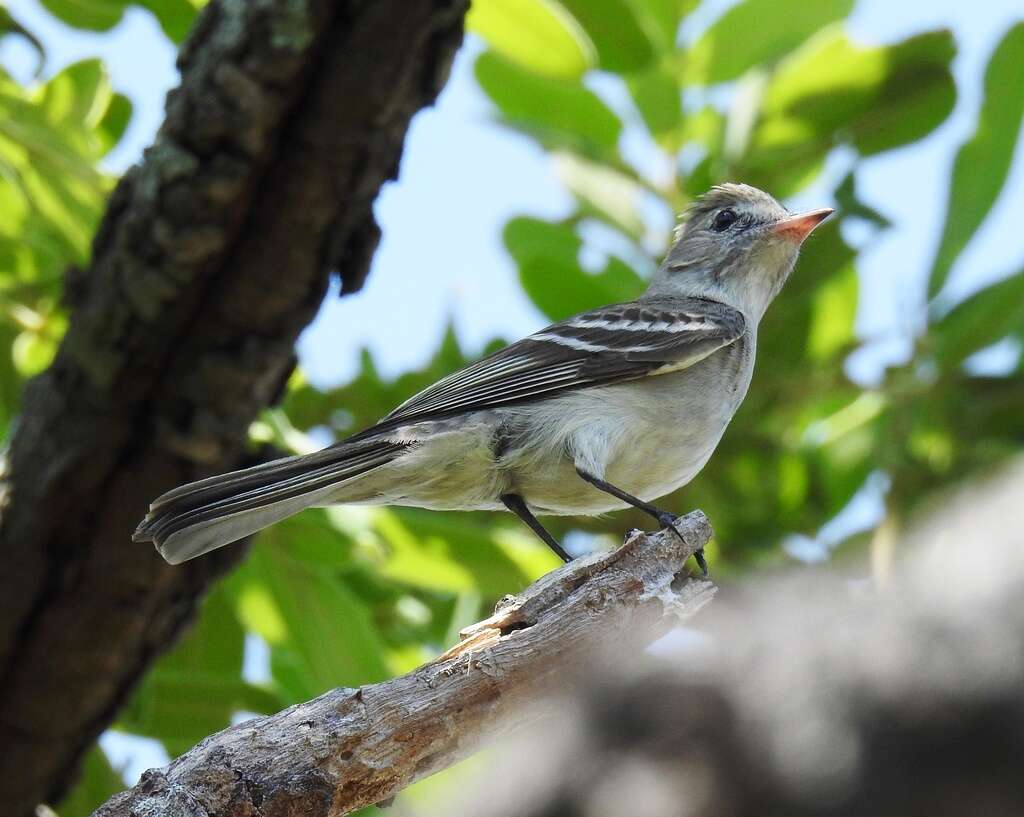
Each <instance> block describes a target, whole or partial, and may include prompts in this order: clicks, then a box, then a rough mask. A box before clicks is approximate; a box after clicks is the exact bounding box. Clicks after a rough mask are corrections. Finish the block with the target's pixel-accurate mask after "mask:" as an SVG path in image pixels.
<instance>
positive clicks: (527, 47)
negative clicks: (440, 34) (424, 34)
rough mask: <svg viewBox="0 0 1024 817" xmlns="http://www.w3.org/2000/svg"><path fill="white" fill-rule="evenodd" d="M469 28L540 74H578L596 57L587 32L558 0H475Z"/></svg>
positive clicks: (502, 52) (567, 76)
mask: <svg viewBox="0 0 1024 817" xmlns="http://www.w3.org/2000/svg"><path fill="white" fill-rule="evenodd" d="M466 29H467V30H468V31H472V32H474V33H475V34H479V35H480V36H481V37H483V39H484V40H486V41H487V44H488V45H489V46H490V47H491V48H493V49H494V50H495V51H496V52H497V53H499V54H501V55H502V56H503V57H506V58H508V59H509V60H512V61H513V62H515V63H516V64H518V65H521V66H522V67H523V68H526V69H529V70H531V71H535V72H537V73H538V74H544V75H547V76H551V77H560V78H564V79H575V78H576V77H578V76H580V75H581V74H582V73H583V72H584V71H586V70H587V69H588V68H589V67H590V66H591V65H592V64H593V61H594V54H593V46H592V45H591V43H590V40H589V39H588V38H587V35H586V34H585V33H584V31H583V29H582V28H581V27H580V26H579V24H578V23H577V22H576V20H575V18H574V17H573V16H572V15H571V14H569V13H568V12H567V11H566V10H565V8H564V7H563V6H562V5H561V4H559V3H558V2H556V1H555V0H473V5H472V6H471V7H470V10H469V14H467V15H466Z"/></svg>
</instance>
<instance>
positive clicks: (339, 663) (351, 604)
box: [231, 519, 388, 700]
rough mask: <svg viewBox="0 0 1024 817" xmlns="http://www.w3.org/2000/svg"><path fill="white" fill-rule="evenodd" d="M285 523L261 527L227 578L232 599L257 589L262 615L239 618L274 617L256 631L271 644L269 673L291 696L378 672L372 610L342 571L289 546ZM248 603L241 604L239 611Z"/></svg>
mask: <svg viewBox="0 0 1024 817" xmlns="http://www.w3.org/2000/svg"><path fill="white" fill-rule="evenodd" d="M290 523H296V520H294V519H293V520H287V521H286V522H284V523H281V524H278V525H275V526H274V527H272V528H268V529H267V530H266V531H264V532H263V533H262V534H260V537H259V539H258V540H257V542H256V545H255V546H254V548H253V554H252V556H251V557H250V559H249V561H248V562H247V563H246V564H245V566H244V567H243V569H242V570H241V571H240V572H239V573H238V574H236V575H235V576H234V577H232V584H231V589H232V592H233V593H234V595H235V598H236V600H243V599H245V598H246V596H247V594H249V593H251V592H253V588H255V589H256V592H257V593H260V594H262V598H263V603H264V604H265V605H266V606H267V609H266V611H265V613H264V615H265V618H263V619H262V620H252V619H249V618H246V619H244V621H245V624H246V626H247V627H260V626H261V625H264V624H265V623H267V622H272V623H273V629H263V630H262V631H259V635H260V636H262V637H263V638H264V639H265V640H266V641H267V642H268V643H269V644H270V647H271V662H272V667H273V671H274V677H275V680H277V681H278V682H279V683H280V684H281V685H282V688H283V689H284V690H285V691H286V693H287V695H288V696H289V697H290V698H291V699H292V700H306V699H308V698H310V697H313V696H314V695H318V694H319V693H321V692H323V691H325V690H327V689H330V688H331V687H335V686H346V685H348V686H358V685H359V684H365V683H372V682H374V681H380V680H383V679H384V678H386V677H387V675H388V673H387V669H386V667H385V663H384V650H383V644H382V643H381V640H380V635H379V633H378V632H377V630H376V628H375V626H374V623H373V621H372V620H371V617H370V611H369V610H368V608H367V607H366V605H364V604H363V603H362V602H361V601H360V600H359V598H358V597H357V596H356V595H354V594H353V591H352V589H351V588H350V587H349V586H348V584H347V583H346V581H345V579H344V576H343V574H342V573H340V572H339V571H337V570H336V569H334V568H332V567H329V566H328V567H325V566H324V565H323V563H322V562H320V561H319V560H311V559H308V558H305V554H303V553H302V552H301V551H297V550H296V549H295V548H294V547H293V545H294V544H295V543H296V541H297V540H296V538H295V536H294V533H292V532H293V531H294V528H293V527H292V526H291V525H290ZM290 533H292V535H289V534H290ZM339 539H340V537H339ZM252 609H253V607H252V606H251V605H250V607H248V608H240V610H241V611H242V612H243V613H244V612H249V613H251V612H252ZM282 628H283V629H282Z"/></svg>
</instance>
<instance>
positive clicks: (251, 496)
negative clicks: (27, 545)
mask: <svg viewBox="0 0 1024 817" xmlns="http://www.w3.org/2000/svg"><path fill="white" fill-rule="evenodd" d="M405 448H406V446H405V445H402V444H400V443H392V442H388V441H367V442H361V443H339V444H337V445H334V446H331V447H329V448H325V449H324V450H323V451H317V452H316V453H314V454H307V455H304V456H299V457H287V458H285V459H281V460H275V461H274V462H268V463H266V464H264V465H257V466H255V467H253V468H246V469H244V470H242V471H234V472H232V473H229V474H222V475H220V476H216V477H209V478H208V479H203V480H199V481H198V482H192V483H189V484H188V485H183V486H181V487H180V488H175V489H174V490H173V491H168V492H167V493H166V494H164V495H163V496H161V497H159V498H158V499H156V500H155V501H154V502H153V504H152V505H150V508H149V513H148V514H147V515H146V518H145V519H143V520H142V522H141V523H140V524H139V527H138V529H137V530H136V531H135V534H134V535H133V536H132V538H133V539H134V540H135V541H136V542H147V541H152V542H154V543H155V544H156V547H157V550H159V551H160V554H161V555H162V556H163V557H164V558H165V559H166V560H167V561H168V562H170V563H171V564H180V563H181V562H184V561H187V560H188V559H193V558H195V557H196V556H201V555H202V554H204V553H208V552H209V551H211V550H214V549H216V548H219V547H221V546H223V545H227V544H229V543H231V542H234V541H236V540H238V539H241V538H242V537H244V536H248V535H249V534H252V533H255V532H256V531H258V530H262V529H263V528H265V527H268V526H269V525H272V524H274V523H275V522H279V521H280V520H282V519H284V518H286V517H288V516H291V515H292V514H295V513H298V512H299V511H301V510H303V509H305V508H308V507H311V506H313V505H317V504H323V503H324V501H326V500H329V498H330V497H332V496H336V495H337V493H338V490H339V487H340V486H341V485H342V483H345V482H348V481H350V480H353V479H355V478H357V477H361V476H363V475H364V474H366V473H368V472H369V471H372V470H374V469H375V468H379V467H380V466H382V465H385V464H387V463H389V462H391V461H392V460H393V459H394V458H395V457H396V456H398V454H399V453H401V452H402V451H403V450H404V449H405Z"/></svg>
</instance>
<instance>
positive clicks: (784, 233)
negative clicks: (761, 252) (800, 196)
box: [771, 207, 833, 244]
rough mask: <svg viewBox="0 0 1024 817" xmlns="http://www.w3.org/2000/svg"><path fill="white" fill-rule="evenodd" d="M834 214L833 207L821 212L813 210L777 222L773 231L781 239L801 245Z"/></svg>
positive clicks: (822, 209) (825, 208)
mask: <svg viewBox="0 0 1024 817" xmlns="http://www.w3.org/2000/svg"><path fill="white" fill-rule="evenodd" d="M832 212H833V210H832V208H831V207H822V208H821V209H820V210H811V211H810V212H808V213H800V214H799V215H795V216H790V217H789V218H784V219H783V220H782V221H779V222H777V223H776V224H775V226H773V227H772V228H771V231H772V233H773V234H774V235H777V236H778V237H779V238H784V239H786V240H787V241H792V242H793V243H794V244H801V243H803V240H804V239H805V238H807V236H809V235H810V234H811V231H812V230H813V229H814V228H815V227H817V226H818V225H819V224H821V222H823V221H824V220H825V219H827V218H828V217H829V216H830V215H832Z"/></svg>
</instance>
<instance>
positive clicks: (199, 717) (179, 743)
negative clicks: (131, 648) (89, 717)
mask: <svg viewBox="0 0 1024 817" xmlns="http://www.w3.org/2000/svg"><path fill="white" fill-rule="evenodd" d="M244 643H245V631H244V630H243V629H242V627H241V625H240V623H239V621H238V617H237V616H236V614H235V606H234V601H233V600H232V598H231V595H230V594H229V593H228V592H227V590H226V589H225V588H224V587H223V586H219V587H217V588H215V589H214V590H213V592H212V593H210V595H209V596H208V597H207V598H206V600H205V601H204V603H203V607H202V609H201V611H200V615H199V619H198V621H197V623H196V625H195V627H193V629H192V630H191V631H189V632H188V633H187V634H186V636H185V638H184V639H182V641H181V642H180V643H179V644H178V645H177V646H176V647H175V648H174V649H173V650H172V651H171V652H170V653H168V654H167V655H166V656H164V657H162V658H161V659H160V660H159V661H158V662H157V664H156V666H155V667H154V668H153V670H152V671H151V672H150V673H149V674H148V675H147V676H146V678H145V680H144V681H143V683H142V685H141V686H140V687H139V689H138V690H136V692H135V694H134V695H133V696H132V699H131V701H130V702H129V704H128V705H127V706H126V707H125V709H124V710H123V711H122V712H121V714H120V716H119V718H118V724H117V725H118V728H120V729H122V730H124V731H128V732H132V733H134V734H141V735H146V736H149V737H153V738H156V739H157V740H159V741H161V742H162V743H163V744H164V746H165V747H166V748H167V751H168V752H169V753H170V754H171V755H172V756H173V755H177V754H180V753H181V752H183V751H185V750H187V749H189V748H190V747H191V746H193V745H194V744H195V743H197V742H198V741H199V740H201V739H202V738H204V737H206V736H207V735H209V734H212V733H213V732H216V731H219V730H221V729H225V728H227V727H228V726H229V725H230V723H231V718H232V716H233V715H234V714H235V713H237V712H240V711H249V712H256V713H270V712H275V711H277V710H278V709H281V708H282V706H283V705H284V704H283V701H282V700H281V699H280V698H279V697H278V696H276V695H275V694H273V693H272V692H271V691H270V690H266V689H263V688H261V687H257V686H254V685H252V684H249V683H247V682H246V681H244V680H243V679H242V677H241V676H242V660H243V654H244Z"/></svg>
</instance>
